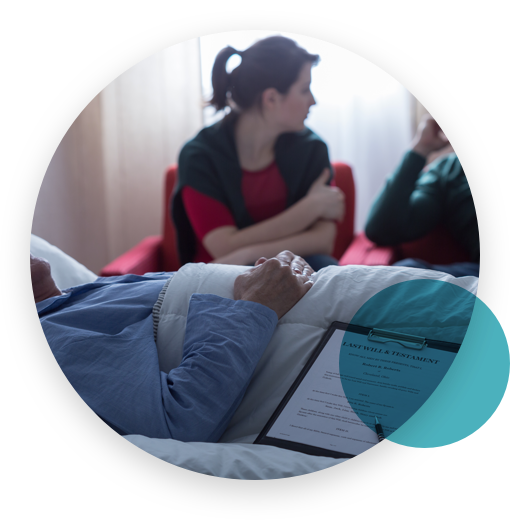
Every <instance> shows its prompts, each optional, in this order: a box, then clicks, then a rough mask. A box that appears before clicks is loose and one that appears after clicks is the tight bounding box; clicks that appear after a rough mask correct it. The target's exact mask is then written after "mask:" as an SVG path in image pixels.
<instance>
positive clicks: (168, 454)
mask: <svg viewBox="0 0 510 520" xmlns="http://www.w3.org/2000/svg"><path fill="white" fill-rule="evenodd" d="M31 252H32V254H35V255H36V256H40V257H43V258H46V259H47V260H49V261H50V263H51V265H52V273H53V276H54V278H55V280H56V282H57V284H58V285H59V287H61V288H65V287H69V286H74V285H78V284H81V283H87V282H90V281H93V280H94V279H95V278H96V276H95V275H94V273H92V272H91V271H89V270H88V269H87V268H86V267H84V266H83V265H81V264H80V263H78V262H77V261H76V260H74V259H72V258H71V257H69V256H68V255H66V254H65V253H63V252H62V251H61V250H60V249H58V248H56V247H54V246H52V245H50V244H49V243H48V242H46V241H44V240H42V239H40V238H38V237H35V236H32V241H31ZM244 269H245V268H244V267H240V266H222V265H216V264H208V265H205V264H187V265H186V266H184V267H183V268H181V269H180V270H179V272H178V273H177V274H176V275H175V276H174V278H173V279H172V281H171V283H170V286H169V289H168V291H167V297H168V298H170V299H169V300H168V305H166V310H165V313H166V314H165V316H164V319H163V321H164V322H165V324H166V325H165V326H166V330H167V331H169V330H171V331H172V334H167V335H166V336H165V337H163V335H164V331H162V332H161V334H162V337H161V338H160V333H159V331H158V349H162V348H163V349H164V348H169V349H178V348H180V346H181V345H182V338H183V337H184V327H185V323H186V313H187V302H188V301H189V297H190V295H191V294H192V293H194V292H195V293H212V294H218V295H219V296H223V297H231V296H232V286H233V280H234V279H235V277H236V276H237V275H238V274H239V273H240V272H242V271H243V270H244ZM414 279H430V280H441V281H445V282H448V283H452V284H454V285H457V286H459V287H462V288H464V289H466V290H467V291H470V292H471V293H475V292H476V289H477V283H478V279H477V278H473V277H463V278H453V277H451V276H449V275H446V274H443V273H438V272H434V271H426V270H419V269H409V268H397V267H387V266H382V267H370V266H345V267H336V266H331V267H328V268H326V269H323V270H321V272H320V273H318V274H317V276H316V280H315V284H314V286H313V288H312V289H311V290H310V291H309V293H308V294H307V295H306V296H305V298H303V299H302V300H301V301H300V302H298V304H297V305H296V306H295V307H294V308H293V309H292V310H291V311H290V312H289V313H287V314H286V315H285V316H284V317H283V318H282V319H281V320H280V322H279V324H278V326H277V330H276V332H275V334H274V336H273V339H272V340H271V342H270V344H269V346H268V347H267V349H266V351H265V353H264V355H263V357H262V359H261V360H260V362H259V364H258V366H257V368H256V370H255V373H254V376H253V379H252V381H251V383H250V385H249V387H248V390H247V392H246V394H245V396H244V398H243V400H242V402H241V405H240V406H239V408H238V410H237V411H236V413H235V415H234V417H233V418H232V421H231V422H230V423H229V426H228V427H227V430H226V431H225V433H224V435H223V436H222V438H221V439H220V442H219V443H214V444H211V443H200V442H191V443H185V442H180V441H177V440H172V439H151V438H147V437H144V436H141V435H127V436H126V437H125V439H126V440H128V441H129V442H131V443H132V444H134V445H136V446H138V447H140V448H141V449H143V450H145V451H146V452H148V453H150V454H152V455H154V456H155V457H158V458H160V459H162V460H165V461H167V462H170V463H172V464H174V465H177V466H180V467H182V468H185V469H189V470H192V471H196V472H200V473H204V474H207V475H214V476H220V477H226V478H235V479H253V480H258V479H278V478H284V477H290V476H297V475H304V474H307V473H311V472H314V471H318V470H323V469H326V468H329V467H331V466H334V465H336V464H339V463H342V462H344V460H345V459H332V458H327V457H315V456H311V455H305V454H302V453H298V452H294V451H290V450H285V449H281V448H276V447H273V446H263V445H255V444H253V441H254V440H255V438H256V437H257V434H258V433H259V432H260V430H261V429H262V428H263V426H264V425H265V423H266V422H267V420H268V419H269V417H270V416H271V414H272V412H273V411H274V409H275V408H276V406H277V405H278V403H279V402H280V400H281V399H282V398H283V396H284V395H285V393H286V391H287V390H288V388H289V387H290V385H291V384H292V382H293V381H294V379H295V378H296V376H297V375H298V374H299V372H300V370H301V368H302V367H303V366H304V364H305V363H306V360H307V359H308V357H309V355H310V353H311V351H312V350H313V348H314V347H315V346H316V345H317V343H318V341H319V339H320V337H321V336H322V335H323V333H324V331H325V330H326V329H327V328H328V327H329V325H330V323H331V322H332V321H335V320H337V321H343V322H347V323H349V322H350V320H351V319H352V318H353V316H354V314H355V313H356V311H357V310H358V309H359V308H360V307H361V306H362V305H363V304H364V303H365V302H366V301H367V300H368V299H369V298H370V297H371V296H373V295H375V294H377V293H378V292H379V291H381V290H382V289H384V288H386V287H389V286H391V285H393V284H396V283H400V282H403V281H407V280H414ZM419 299H420V295H419V294H413V293H412V291H410V292H408V293H406V294H405V302H402V305H406V306H407V305H412V304H413V302H414V301H416V302H418V301H419ZM165 301H166V299H165ZM397 304H398V302H397ZM422 312H423V324H424V325H423V326H422V327H421V328H420V329H419V330H417V329H416V328H414V329H413V332H414V333H420V334H421V335H423V336H426V337H431V338H432V337H434V336H436V337H440V339H442V340H443V341H453V342H461V341H462V338H463V334H464V332H465V330H466V328H467V325H468V324H469V320H470V317H471V310H470V309H469V308H466V307H463V306H452V310H451V312H452V313H455V320H454V321H455V323H456V326H455V327H448V326H445V323H447V322H448V320H446V321H445V316H444V313H442V312H438V309H436V308H433V307H428V308H425V309H423V310H422Z"/></svg>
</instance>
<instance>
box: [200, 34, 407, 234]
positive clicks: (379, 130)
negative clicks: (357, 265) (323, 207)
mask: <svg viewBox="0 0 510 520" xmlns="http://www.w3.org/2000/svg"><path fill="white" fill-rule="evenodd" d="M273 34H275V33H270V32H266V31H242V32H229V33H221V34H214V35H210V36H204V37H201V38H200V52H201V61H202V82H203V90H204V95H205V97H206V98H207V97H210V95H211V93H212V88H211V70H212V65H213V62H214V58H215V56H216V54H217V53H218V51H219V50H220V49H222V48H223V47H225V46H226V45H232V46H233V47H235V48H236V49H238V50H244V49H245V48H247V47H249V46H250V45H251V44H252V43H253V42H255V41H256V40H259V39H261V38H265V37H267V36H270V35H273ZM282 34H283V36H288V37H290V38H292V39H294V40H296V41H297V43H298V44H299V45H301V46H302V47H304V48H305V49H306V50H307V51H309V52H311V53H314V54H319V55H320V57H321V61H320V63H319V65H318V66H317V67H316V68H314V69H313V72H312V92H313V94H314V96H315V99H316V101H317V105H316V106H315V107H312V109H311V113H310V117H309V118H308V120H307V123H306V124H307V125H308V126H309V127H310V128H311V129H312V130H314V131H315V132H316V133H317V134H318V135H320V136H321V137H322V139H324V141H325V142H326V143H327V145H328V147H329V153H330V159H331V160H332V161H343V162H346V163H348V164H350V165H351V166H352V168H353V172H354V176H355V183H356V223H355V226H356V229H357V230H361V229H363V227H364V224H365V221H366V217H367V214H368V211H369V209H370V206H371V203H372V201H373V199H374V197H375V196H376V194H377V193H378V191H379V190H380V189H381V187H382V185H383V183H384V179H385V177H386V175H388V174H389V173H391V171H392V170H393V169H394V168H395V167H396V165H397V164H398V162H399V160H400V158H401V156H402V154H403V153H404V152H405V150H406V149H407V146H408V145H409V142H410V140H411V137H412V136H411V132H412V122H413V115H414V113H413V106H412V100H413V98H412V96H411V94H410V93H409V92H408V91H407V90H406V89H405V88H404V87H403V86H402V85H401V84H400V83H398V82H397V81H396V80H394V79H393V78H392V77H391V76H389V75H388V74H387V73H385V72H384V71H383V70H381V69H380V68H378V67H376V66H375V65H373V64H371V63H370V62H368V61H367V60H365V59H363V58H361V57H360V56H357V55H355V54H353V53H351V52H349V51H347V50H345V49H343V48H341V47H338V46H336V45H332V44H330V43H327V42H324V41H321V40H317V39H315V38H309V37H305V36H300V35H296V34H289V33H282ZM239 59H240V58H238V57H233V58H231V60H239ZM228 66H229V67H232V68H233V67H234V66H235V62H234V63H231V62H230V61H229V63H228ZM219 117H221V114H215V113H214V110H213V109H212V108H211V107H208V108H206V109H205V110H204V122H205V124H206V125H207V124H212V123H213V122H214V121H216V120H217V119H218V118H219Z"/></svg>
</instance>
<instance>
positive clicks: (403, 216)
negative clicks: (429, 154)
mask: <svg viewBox="0 0 510 520" xmlns="http://www.w3.org/2000/svg"><path fill="white" fill-rule="evenodd" d="M425 162H426V161H425V158H424V157H422V156H421V155H419V154H416V153H414V152H412V151H409V152H407V153H406V154H405V156H404V158H403V160H402V162H401V163H400V165H399V167H398V168H397V170H396V171H395V172H394V173H393V174H392V175H391V176H390V177H389V178H388V179H387V181H386V185H385V186H384V188H383V190H382V191H381V193H380V194H379V196H378V197H377V198H376V200H375V202H374V204H373V205H372V209H371V211H370V214H369V216H368V220H367V224H366V227H365V233H366V235H367V237H368V238H369V239H370V240H372V241H373V242H375V243H376V244H379V245H382V246H392V245H397V244H400V243H402V242H408V241H410V240H416V239H418V238H420V237H422V236H424V235H426V234H427V233H428V232H429V231H432V229H434V228H435V227H436V226H437V225H438V224H439V222H440V221H441V219H442V217H443V209H442V208H443V204H442V191H443V190H442V185H441V175H440V173H441V162H439V163H437V165H436V166H435V168H432V169H431V170H430V171H428V172H426V173H424V174H421V172H422V170H423V167H424V166H425ZM420 174H421V175H420Z"/></svg>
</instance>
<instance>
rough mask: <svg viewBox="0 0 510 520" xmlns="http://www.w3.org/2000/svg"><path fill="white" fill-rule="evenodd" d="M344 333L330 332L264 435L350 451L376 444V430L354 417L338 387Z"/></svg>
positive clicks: (360, 449) (362, 450)
mask: <svg viewBox="0 0 510 520" xmlns="http://www.w3.org/2000/svg"><path fill="white" fill-rule="evenodd" d="M344 334H345V331H343V330H336V331H335V332H334V333H333V335H332V336H331V338H330V339H329V341H328V343H327V344H326V346H325V347H324V348H323V349H322V352H321V353H320V355H319V357H318V358H317V359H316V360H315V363H314V364H313V365H312V367H311V368H310V370H309V371H308V372H307V374H306V376H305V377H304V379H303V381H301V384H300V385H299V387H298V388H297V390H296V391H295V392H294V394H293V395H292V397H291V399H290V400H289V402H288V403H287V405H286V406H285V408H284V410H283V411H282V413H281V414H280V415H279V417H278V418H277V419H276V421H275V423H274V424H273V426H272V427H271V428H270V430H269V432H268V433H267V437H272V438H276V439H282V440H287V441H292V442H298V443H301V444H307V445H309V446H316V447H318V448H323V449H327V450H332V451H337V452H342V453H348V454H351V455H359V454H360V453H362V452H364V451H365V450H367V449H368V448H370V447H372V446H373V445H374V444H377V442H378V438H377V434H376V433H375V432H374V431H372V430H371V429H370V428H369V427H368V426H366V425H365V424H364V423H363V421H361V420H360V419H359V418H358V416H357V415H356V413H355V412H354V410H353V409H352V408H351V406H350V404H349V402H348V401H347V398H346V397H345V393H344V391H343V388H342V383H341V381H340V374H339V369H338V367H339V357H340V347H341V345H342V340H343V337H344Z"/></svg>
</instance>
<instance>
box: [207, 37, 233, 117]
mask: <svg viewBox="0 0 510 520" xmlns="http://www.w3.org/2000/svg"><path fill="white" fill-rule="evenodd" d="M234 54H239V53H238V51H236V50H235V49H234V48H233V47H230V46H228V47H225V48H224V49H222V50H221V51H220V52H219V53H218V55H217V56H216V59H215V60H214V65H213V69H212V87H213V95H212V98H211V100H210V101H209V105H211V106H213V107H214V108H216V110H222V109H223V108H225V107H226V106H227V93H228V91H229V87H230V85H229V83H230V81H229V79H230V74H229V73H228V72H227V61H228V60H229V58H230V57H231V56H233V55H234Z"/></svg>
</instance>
